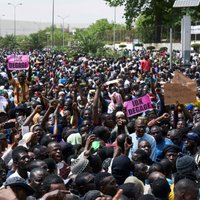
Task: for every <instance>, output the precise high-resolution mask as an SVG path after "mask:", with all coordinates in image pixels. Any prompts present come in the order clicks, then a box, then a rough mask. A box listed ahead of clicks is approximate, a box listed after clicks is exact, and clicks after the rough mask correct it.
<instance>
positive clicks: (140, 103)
mask: <svg viewBox="0 0 200 200" xmlns="http://www.w3.org/2000/svg"><path fill="white" fill-rule="evenodd" d="M124 107H125V108H126V114H127V117H132V116H134V115H137V114H140V113H143V112H145V111H147V110H151V109H152V105H151V100H150V97H149V95H148V94H146V95H145V96H143V97H140V98H137V99H134V100H131V101H126V102H124Z"/></svg>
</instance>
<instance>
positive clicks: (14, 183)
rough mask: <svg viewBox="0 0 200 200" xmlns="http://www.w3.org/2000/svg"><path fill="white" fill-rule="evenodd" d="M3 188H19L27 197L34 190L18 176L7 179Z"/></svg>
mask: <svg viewBox="0 0 200 200" xmlns="http://www.w3.org/2000/svg"><path fill="white" fill-rule="evenodd" d="M5 186H10V187H11V188H13V187H21V188H23V189H24V190H25V191H26V193H27V196H30V195H32V194H33V193H34V190H33V189H32V188H31V186H29V185H28V184H27V183H26V181H25V180H24V179H23V178H21V177H18V176H15V177H11V178H8V179H7V180H6V182H5Z"/></svg>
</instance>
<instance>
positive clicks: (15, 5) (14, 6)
mask: <svg viewBox="0 0 200 200" xmlns="http://www.w3.org/2000/svg"><path fill="white" fill-rule="evenodd" d="M8 5H9V6H13V8H14V39H15V42H16V8H17V6H22V3H17V4H13V3H8Z"/></svg>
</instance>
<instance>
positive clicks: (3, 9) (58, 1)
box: [0, 0, 125, 23]
mask: <svg viewBox="0 0 200 200" xmlns="http://www.w3.org/2000/svg"><path fill="white" fill-rule="evenodd" d="M52 2H53V0H0V18H1V19H11V20H12V19H13V18H14V7H13V6H9V5H8V3H13V4H18V3H22V4H23V5H21V6H17V8H16V18H17V20H25V21H35V22H51V20H52ZM54 2H55V15H54V16H55V23H61V22H62V19H60V18H59V17H58V15H60V16H62V17H65V16H68V17H67V18H66V19H65V23H94V22H95V21H96V20H98V19H102V18H107V19H108V20H109V22H112V21H113V20H114V8H110V7H109V6H108V5H106V3H105V1H104V0H54ZM123 12H124V10H123V8H121V7H117V9H116V13H117V17H116V21H117V23H124V22H125V19H124V18H123V17H122V16H123ZM2 15H5V16H2Z"/></svg>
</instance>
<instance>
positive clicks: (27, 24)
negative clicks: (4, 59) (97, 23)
mask: <svg viewBox="0 0 200 200" xmlns="http://www.w3.org/2000/svg"><path fill="white" fill-rule="evenodd" d="M50 26H51V23H40V22H31V21H17V22H16V35H29V34H31V33H35V32H38V31H39V30H42V29H45V28H47V27H50ZM88 26H89V24H78V23H77V24H70V23H69V24H67V23H66V24H65V28H69V31H70V32H72V31H74V30H75V29H77V28H87V27H88ZM56 27H62V25H61V24H56ZM13 33H14V22H13V20H1V22H0V36H5V35H11V34H13Z"/></svg>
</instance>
